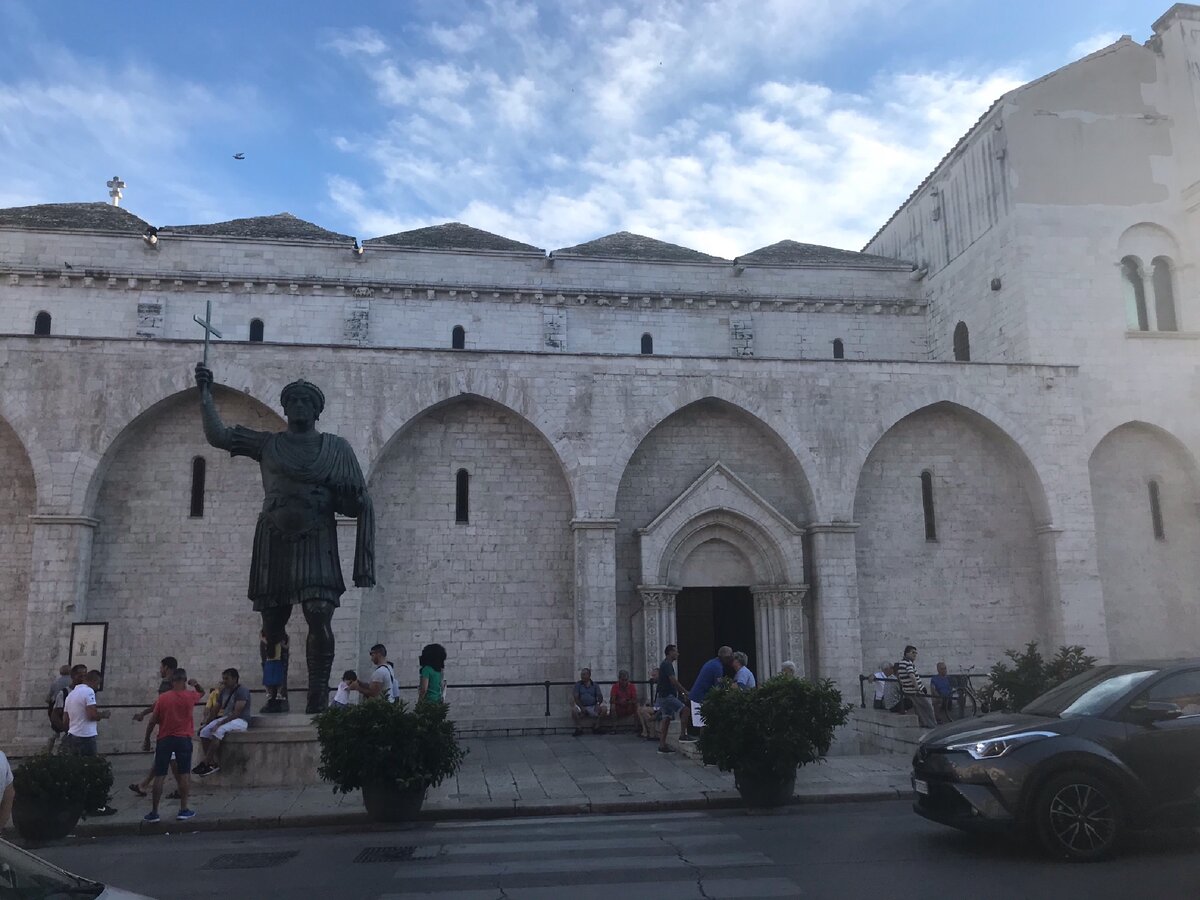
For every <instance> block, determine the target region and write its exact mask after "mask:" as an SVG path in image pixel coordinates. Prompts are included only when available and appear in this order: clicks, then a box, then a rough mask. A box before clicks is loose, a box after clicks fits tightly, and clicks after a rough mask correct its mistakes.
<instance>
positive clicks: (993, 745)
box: [946, 731, 1058, 759]
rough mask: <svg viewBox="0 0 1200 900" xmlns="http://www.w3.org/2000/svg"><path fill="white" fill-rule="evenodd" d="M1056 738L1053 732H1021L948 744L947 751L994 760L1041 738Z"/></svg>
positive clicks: (1056, 735) (1055, 733)
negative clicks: (958, 751)
mask: <svg viewBox="0 0 1200 900" xmlns="http://www.w3.org/2000/svg"><path fill="white" fill-rule="evenodd" d="M1051 737H1058V732H1055V731H1022V732H1021V733H1020V734H1006V735H1005V736H1004V737H994V738H988V739H986V740H983V741H966V742H964V743H961V744H950V745H949V746H947V747H946V749H947V750H965V751H966V752H967V753H970V754H971V756H972V757H974V758H975V759H996V758H997V757H1000V756H1003V755H1004V754H1005V753H1007V752H1008V751H1010V750H1013V749H1015V748H1017V747H1022V746H1024V745H1025V744H1031V743H1033V742H1034V741H1040V740H1041V739H1042V738H1051Z"/></svg>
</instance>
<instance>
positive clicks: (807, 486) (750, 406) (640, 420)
mask: <svg viewBox="0 0 1200 900" xmlns="http://www.w3.org/2000/svg"><path fill="white" fill-rule="evenodd" d="M701 400H720V401H722V402H724V403H726V404H728V405H729V406H731V407H733V408H735V409H737V410H738V411H739V412H741V413H744V414H746V415H748V416H750V417H752V418H754V419H755V420H757V422H758V424H760V425H762V426H763V427H764V428H766V429H767V430H768V431H769V432H771V433H772V434H773V435H774V436H775V437H776V438H778V439H779V440H780V441H781V442H782V443H783V444H784V445H785V446H786V447H787V449H788V451H789V452H790V453H791V455H792V456H793V457H794V458H795V460H796V463H797V465H798V466H799V467H800V469H801V470H802V471H803V473H804V476H805V477H804V480H803V482H802V483H801V484H799V485H797V487H798V489H799V490H800V491H801V493H802V495H803V497H804V504H805V507H806V508H807V511H808V518H809V519H810V520H811V521H814V522H819V521H824V519H823V516H824V513H825V509H826V506H825V498H824V493H825V492H824V490H823V489H822V486H821V485H820V483H818V482H815V481H813V479H814V477H815V476H816V474H817V473H818V472H819V471H820V469H819V467H818V466H817V462H816V459H815V458H814V457H813V455H812V454H811V453H810V452H809V450H808V444H809V441H808V440H806V439H805V438H804V437H803V436H802V435H801V434H800V433H799V432H798V431H797V430H796V429H794V428H793V427H792V426H791V425H790V424H789V423H786V422H784V421H782V417H781V416H780V414H779V413H778V411H775V410H771V409H768V408H767V407H766V406H765V405H764V404H763V402H762V399H761V397H759V396H757V395H755V394H752V393H750V392H748V391H746V390H743V389H742V388H741V387H739V386H737V385H735V384H732V383H730V382H728V381H726V380H723V379H720V378H689V379H686V380H685V381H684V383H683V384H681V385H680V386H679V387H677V388H676V389H675V390H674V391H672V392H670V393H668V394H665V395H663V396H662V397H659V398H658V399H657V400H655V402H654V403H653V404H652V405H651V406H650V407H649V408H647V409H645V410H643V411H642V412H641V413H639V414H638V415H636V416H634V417H632V419H631V420H630V421H629V422H628V423H627V425H626V427H625V428H624V431H623V434H622V436H621V439H620V441H619V442H618V443H617V445H616V447H615V448H614V451H613V455H612V461H611V464H610V467H609V471H608V475H607V476H606V477H605V478H604V484H605V485H607V486H608V487H609V493H608V495H607V496H606V497H605V499H604V502H605V511H604V515H613V514H614V511H615V509H616V506H617V495H618V493H619V491H620V484H621V478H622V476H623V475H624V472H625V470H626V468H627V467H628V466H629V461H630V460H631V459H632V458H633V455H634V453H636V452H637V450H638V448H639V447H640V446H641V445H642V444H643V443H644V442H645V440H646V438H647V437H649V436H650V434H651V432H653V431H654V429H656V428H657V427H658V426H659V425H661V424H662V423H663V422H665V421H666V420H667V419H669V418H671V416H673V415H675V414H676V413H678V412H680V411H682V410H684V409H686V408H687V407H689V406H691V405H692V404H694V403H698V402H700V401H701Z"/></svg>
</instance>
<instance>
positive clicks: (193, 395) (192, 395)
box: [72, 366, 287, 516]
mask: <svg viewBox="0 0 1200 900" xmlns="http://www.w3.org/2000/svg"><path fill="white" fill-rule="evenodd" d="M228 368H229V369H231V370H236V369H237V368H239V367H236V366H229V367H228ZM234 374H235V375H236V374H237V373H236V371H235V372H234ZM240 380H241V379H240V378H236V379H235V380H234V381H233V383H234V384H236V383H238V382H239V381H240ZM263 388H266V390H267V392H269V390H270V388H269V385H259V392H252V391H251V390H250V389H249V388H243V389H242V390H237V389H235V388H233V387H230V386H229V383H227V382H220V383H216V384H214V385H213V397H214V399H215V400H216V403H217V412H219V413H222V418H223V419H224V421H225V424H226V425H241V424H245V423H243V422H238V421H237V420H236V419H234V418H233V417H229V416H226V415H224V413H223V412H222V408H221V407H222V403H221V401H222V398H225V399H226V400H229V399H231V398H234V397H245V398H247V399H248V400H250V401H251V402H252V403H253V404H254V405H255V406H257V407H259V408H261V409H262V411H263V413H264V415H265V416H266V421H267V422H269V423H270V425H269V429H268V430H272V431H282V430H283V429H284V428H286V427H287V422H286V421H285V420H284V419H283V417H282V416H280V415H279V413H277V412H276V411H275V409H274V408H273V406H272V404H270V403H268V402H266V401H264V400H263V399H262V397H263V392H262V389H263ZM268 395H269V394H268ZM187 402H191V403H192V404H193V405H194V407H195V409H194V415H195V425H196V434H197V435H198V436H199V439H200V441H202V442H203V441H204V426H203V424H202V423H201V420H200V395H199V393H198V392H197V390H196V387H195V384H193V385H192V386H191V387H184V388H182V389H181V390H178V391H175V392H174V393H172V394H168V395H165V396H160V397H159V398H158V399H157V400H154V401H153V402H150V403H144V402H142V403H139V405H138V408H137V411H136V412H132V413H130V414H128V415H126V416H122V417H120V418H119V419H117V420H116V421H118V422H120V423H121V424H120V426H119V427H118V426H117V425H115V424H114V423H113V421H112V420H109V419H106V420H104V431H103V432H102V438H101V440H100V442H99V450H98V452H97V453H90V452H85V453H83V454H82V455H81V459H80V463H79V465H78V467H77V472H78V474H77V477H76V483H75V484H74V485H73V486H72V497H73V502H72V509H73V510H76V511H77V512H78V514H79V515H84V516H91V515H93V513H94V510H95V505H96V498H97V496H98V494H99V492H100V487H101V485H103V483H104V479H105V476H106V475H107V474H108V471H109V468H110V466H111V465H112V461H113V460H114V459H115V458H116V457H117V456H118V455H119V454H120V453H121V451H122V449H124V447H125V446H126V444H127V442H128V441H129V440H130V436H131V435H134V434H136V433H137V431H138V430H139V428H140V427H141V426H142V425H143V424H144V423H145V422H147V421H149V420H151V419H153V418H155V417H156V416H159V415H161V414H163V413H164V412H167V411H169V410H173V409H175V408H176V407H178V406H180V405H182V404H184V403H187ZM213 452H214V453H215V452H223V451H216V450H215V449H214V451H213Z"/></svg>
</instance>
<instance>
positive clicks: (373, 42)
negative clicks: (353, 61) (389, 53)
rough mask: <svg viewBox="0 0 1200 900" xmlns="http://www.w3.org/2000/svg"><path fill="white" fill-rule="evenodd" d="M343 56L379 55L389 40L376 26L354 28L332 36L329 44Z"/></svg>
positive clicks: (384, 49)
mask: <svg viewBox="0 0 1200 900" xmlns="http://www.w3.org/2000/svg"><path fill="white" fill-rule="evenodd" d="M328 45H329V46H330V47H332V48H333V49H334V50H336V51H337V52H338V53H340V54H342V56H360V55H361V56H379V55H380V54H382V53H384V52H385V51H386V50H387V48H388V47H387V42H385V41H384V39H383V37H382V36H381V35H380V34H379V32H378V31H376V30H375V29H374V28H354V29H351V30H350V31H348V32H346V33H344V34H339V35H337V36H336V37H334V38H332V39H331V40H330V41H329V44H328Z"/></svg>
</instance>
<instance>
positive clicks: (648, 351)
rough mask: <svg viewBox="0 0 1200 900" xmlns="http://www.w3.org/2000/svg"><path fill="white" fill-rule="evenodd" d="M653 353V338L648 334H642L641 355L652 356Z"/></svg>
mask: <svg viewBox="0 0 1200 900" xmlns="http://www.w3.org/2000/svg"><path fill="white" fill-rule="evenodd" d="M653 354H654V338H653V337H652V336H650V335H649V334H643V335H642V355H643V356H652V355H653Z"/></svg>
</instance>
